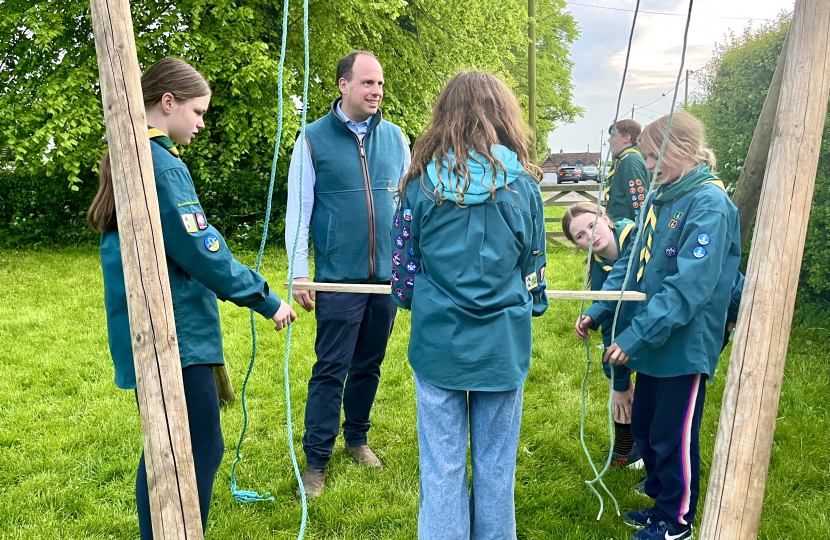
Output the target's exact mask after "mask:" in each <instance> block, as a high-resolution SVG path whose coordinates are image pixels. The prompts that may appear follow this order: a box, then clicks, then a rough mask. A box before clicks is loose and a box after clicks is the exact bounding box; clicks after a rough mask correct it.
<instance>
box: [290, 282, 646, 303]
mask: <svg viewBox="0 0 830 540" xmlns="http://www.w3.org/2000/svg"><path fill="white" fill-rule="evenodd" d="M285 288H286V289H287V288H288V283H286V284H285ZM294 290H295V291H315V292H348V293H356V294H360V293H362V294H391V293H392V289H391V288H390V286H389V285H373V284H369V283H315V282H313V281H295V282H294ZM545 293H546V294H547V295H548V299H549V300H619V298H620V291H545ZM622 299H623V302H644V301H645V299H646V295H645V293H641V292H636V291H625V293H623V297H622Z"/></svg>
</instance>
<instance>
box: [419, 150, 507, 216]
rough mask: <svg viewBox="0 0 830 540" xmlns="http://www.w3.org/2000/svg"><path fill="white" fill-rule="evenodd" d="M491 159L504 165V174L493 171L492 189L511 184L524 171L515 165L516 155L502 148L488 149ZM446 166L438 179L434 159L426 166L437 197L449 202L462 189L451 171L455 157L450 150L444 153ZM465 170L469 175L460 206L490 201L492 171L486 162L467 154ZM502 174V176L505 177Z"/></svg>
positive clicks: (459, 181) (477, 154)
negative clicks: (468, 182)
mask: <svg viewBox="0 0 830 540" xmlns="http://www.w3.org/2000/svg"><path fill="white" fill-rule="evenodd" d="M490 152H491V153H492V154H493V157H494V158H496V160H498V161H500V162H501V163H502V165H504V169H505V170H504V171H503V170H501V168H500V167H498V168H497V174H496V183H495V186H494V187H495V189H500V188H503V187H504V186H506V185H508V184H510V183H511V182H513V181H514V180H515V179H516V178H518V176H519V175H520V174H522V172H523V171H524V167H522V164H521V163H519V159H518V156H517V155H516V152H514V151H512V150H510V149H509V148H507V147H506V146H503V145H500V144H496V145H493V146H492V147H491V149H490ZM447 155H448V157H449V160H450V162H449V163H447V160H446V159H444V160H443V163H442V167H441V175H440V178H439V175H438V168H437V166H436V165H437V159H435V158H433V160H432V161H431V162H430V163H429V165H427V174H428V175H429V178H430V180H432V183H433V184H435V186H436V187H437V188H438V190H439V193H440V194H441V195H442V196H443V197H446V198H448V199H450V200H455V198H456V196H457V195H458V194H459V193H460V192H461V188H463V186H464V178H462V177H459V176H457V175H456V174H455V172H454V171H453V168H454V167H455V154H454V153H453V151H452V149H450V150H449V151H448V152H447ZM467 169H468V170H469V171H470V186H469V187H468V188H467V190H466V191H465V192H464V197H463V200H462V201H460V203H461V204H467V205H469V204H481V203H483V202H485V201H487V200H488V199H490V185H491V184H492V183H493V169H492V167H491V166H490V162H489V161H488V160H487V158H485V157H484V156H482V155H481V154H479V153H478V152H475V151H474V150H470V152H469V156H468V157H467ZM505 172H506V174H505Z"/></svg>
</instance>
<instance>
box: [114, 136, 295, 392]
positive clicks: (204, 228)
mask: <svg viewBox="0 0 830 540" xmlns="http://www.w3.org/2000/svg"><path fill="white" fill-rule="evenodd" d="M150 147H151V150H152V156H153V172H154V173H155V176H156V191H157V192H158V204H159V214H160V217H161V228H162V232H163V234H164V248H165V252H166V254H167V272H168V275H169V277H170V293H171V297H172V300H173V313H174V316H175V318H176V334H177V339H178V342H179V355H180V356H181V361H182V367H183V368H184V367H187V366H191V365H195V364H223V363H224V356H223V354H222V329H221V327H220V325H219V309H218V307H217V304H216V299H217V297H218V298H220V299H221V300H230V301H231V302H233V303H234V304H236V305H238V306H243V307H249V308H251V309H253V310H255V311H256V312H257V313H259V314H261V315H262V316H264V317H266V318H271V317H273V316H274V314H275V313H276V312H277V310H278V309H279V306H280V299H279V297H278V296H277V295H276V294H274V293H273V292H272V291H271V290H270V289H269V288H268V284H267V283H266V282H265V280H264V279H263V278H262V276H260V275H259V274H258V273H256V272H254V271H253V270H251V269H250V268H248V267H247V266H244V265H243V264H241V263H239V262H238V261H237V260H236V259H235V258H234V257H233V255H232V254H231V252H230V251H229V250H228V247H227V245H226V244H225V240H224V238H222V235H221V234H219V232H218V231H217V230H216V229H214V228H213V226H211V225H210V224H209V223H208V222H207V217H206V216H205V212H204V210H203V209H202V206H201V205H200V204H199V198H198V197H197V196H196V191H195V189H194V187H193V180H191V178H190V173H189V172H188V170H187V167H186V166H185V164H184V163H182V162H181V161H180V160H179V159H178V158H176V157H174V156H173V155H171V154H170V152H168V151H167V150H165V148H164V147H163V146H162V145H161V144H159V143H158V142H157V141H155V140H151V142H150ZM101 266H102V269H103V272H104V304H105V307H106V310H107V331H108V334H109V344H110V352H111V354H112V359H113V362H114V364H115V384H116V385H118V386H119V387H120V388H125V389H129V388H135V387H136V384H135V366H134V364H133V353H132V345H131V342H130V324H129V319H128V315H127V296H126V292H125V286H124V272H123V269H122V266H121V247H120V245H119V239H118V232H117V231H116V232H109V233H104V234H102V235H101Z"/></svg>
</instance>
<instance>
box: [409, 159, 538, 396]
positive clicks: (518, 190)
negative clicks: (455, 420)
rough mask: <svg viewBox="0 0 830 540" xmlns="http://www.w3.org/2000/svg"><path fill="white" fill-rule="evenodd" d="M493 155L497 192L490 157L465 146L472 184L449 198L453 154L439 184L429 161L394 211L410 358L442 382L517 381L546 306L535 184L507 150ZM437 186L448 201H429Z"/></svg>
mask: <svg viewBox="0 0 830 540" xmlns="http://www.w3.org/2000/svg"><path fill="white" fill-rule="evenodd" d="M492 152H493V155H494V156H495V157H496V159H498V160H500V161H501V163H502V164H503V165H504V167H505V169H506V174H505V171H502V170H501V169H500V168H499V169H498V175H497V177H496V182H495V185H494V188H495V191H494V193H492V194H491V192H490V185H491V184H492V183H493V172H492V169H490V167H489V162H488V161H487V160H486V159H485V158H484V157H482V156H480V155H477V154H475V153H472V155H471V157H470V158H469V159H468V160H467V167H468V168H469V171H470V176H471V181H470V186H469V188H468V189H467V190H466V192H465V193H464V195H463V199H462V200H460V201H458V202H459V203H460V205H459V204H456V203H455V199H456V196H457V195H459V192H460V190H459V183H460V182H463V180H462V179H460V178H458V177H455V175H453V180H452V181H450V174H451V171H452V166H453V164H454V155H453V154H452V152H450V153H449V157H450V160H452V161H453V164H448V163H446V162H445V163H444V167H442V172H441V180H442V181H441V182H439V180H438V173H437V170H436V166H435V160H433V162H432V163H430V164H429V165H428V166H427V168H426V175H425V177H423V178H414V179H412V180H411V181H410V183H409V185H408V186H407V188H406V192H405V193H404V197H403V200H402V201H399V202H398V210H397V212H396V213H395V216H394V218H393V224H392V225H393V226H392V265H393V266H392V296H393V299H394V301H395V303H396V304H398V306H400V307H402V308H404V309H411V310H412V328H411V331H410V340H409V362H410V364H412V368H413V370H414V371H415V372H416V373H417V374H418V376H419V377H421V378H422V379H424V380H425V381H427V382H428V383H430V384H433V385H435V386H438V387H441V388H447V389H453V390H479V391H493V392H498V391H507V390H513V389H515V388H518V387H519V386H521V385H522V384H523V383H524V380H525V378H526V377H527V373H528V370H529V368H530V355H531V347H532V342H533V338H532V335H531V324H530V323H531V316H539V315H541V314H542V313H544V311H545V310H546V309H547V306H548V300H547V296H546V295H545V287H546V281H545V263H546V258H545V216H544V205H543V203H542V195H541V192H540V191H539V186H538V184H537V183H536V182H535V181H534V180H533V178H532V177H531V176H530V175H529V174H528V173H527V172H525V171H524V169H523V167H522V165H521V163H519V161H518V159H517V157H516V154H515V153H514V152H512V151H511V150H509V149H508V148H506V147H504V146H501V145H499V146H494V147H493V150H492ZM476 159H478V161H479V162H480V163H479V162H477V161H476ZM422 182H423V187H422ZM461 185H463V184H461ZM436 186H438V188H439V190H440V193H443V194H444V196H446V197H448V198H449V200H445V201H443V203H442V204H436V200H435V199H436V197H435V195H434V194H433V191H434V190H435V188H436ZM424 188H425V189H424Z"/></svg>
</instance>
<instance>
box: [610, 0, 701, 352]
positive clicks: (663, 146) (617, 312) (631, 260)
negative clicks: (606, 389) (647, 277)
mask: <svg viewBox="0 0 830 540" xmlns="http://www.w3.org/2000/svg"><path fill="white" fill-rule="evenodd" d="M693 3H694V0H689V13H688V14H687V15H686V30H685V32H684V33H683V50H682V51H681V53H680V68H679V69H678V70H677V81H676V82H675V83H674V95H673V96H672V100H671V111H670V112H669V121H668V124H666V133H665V134H664V135H663V144H661V145H660V155H658V156H657V165H656V166H655V167H654V173H653V174H652V177H651V182H650V183H649V188H648V194H647V195H646V198H645V200H648V198H649V197H650V196H651V194H652V192H653V191H654V188H655V186H656V185H657V173H658V172H659V171H660V165H661V164H662V163H663V154H664V153H665V151H666V143H667V142H668V140H669V132H670V131H671V123H672V118H674V107H675V104H676V103H677V93H678V91H679V89H680V76H681V75H682V74H683V66H684V64H685V63H686V44H687V43H688V39H689V23H690V22H691V20H692V4H693ZM644 215H645V212H640V215H639V219H638V220H637V230H638V231H639V233H638V234H637V235H636V236H635V238H634V243H633V244H632V245H631V256H630V257H629V258H628V266H627V267H626V269H625V279H624V280H623V283H622V287H621V288H620V302H617V309H616V310H614V324H613V325H612V326H611V342H612V343H613V341H614V340H615V339H616V338H617V318H618V317H619V315H620V306H621V304H622V302H621V301H622V295H623V294H624V293H625V289H626V286H627V285H628V278H629V276H630V275H631V268H632V266H633V263H634V260H635V259H639V256H638V254H637V247H638V246H639V244H640V238H642V236H643V227H642V224H643V219H644V218H643V216H644Z"/></svg>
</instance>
